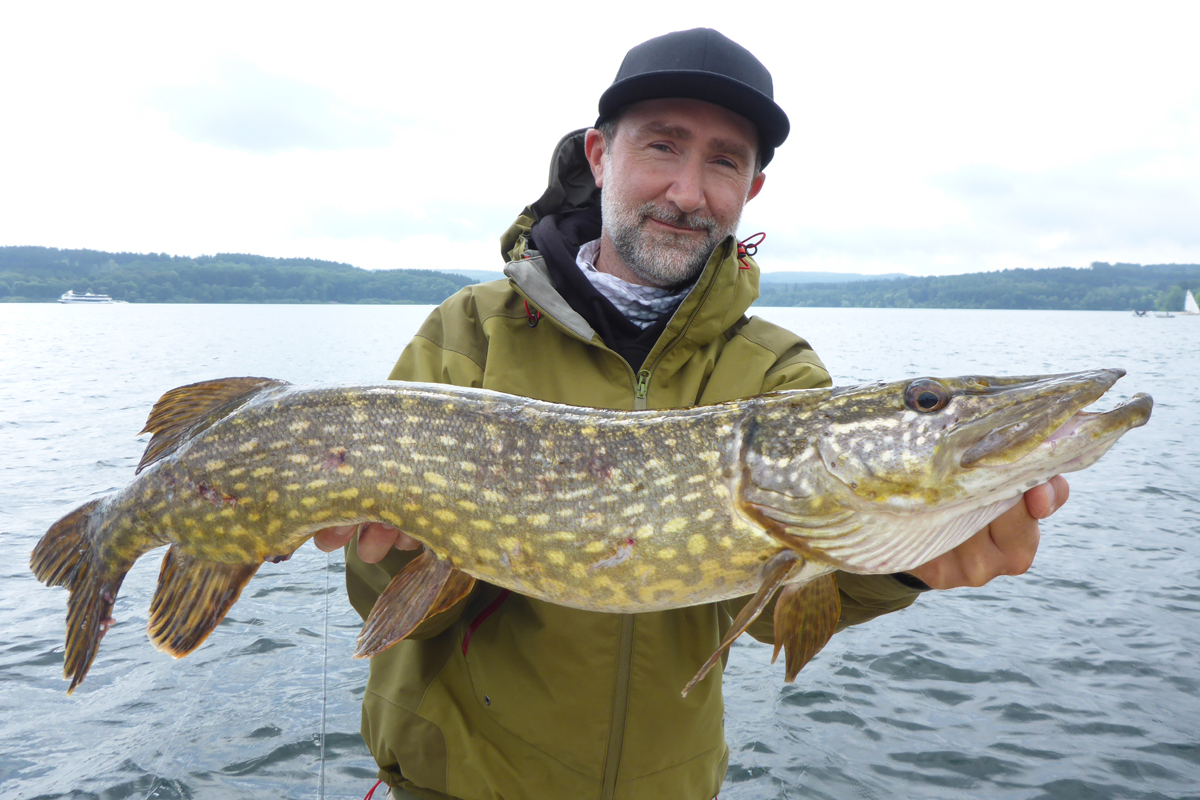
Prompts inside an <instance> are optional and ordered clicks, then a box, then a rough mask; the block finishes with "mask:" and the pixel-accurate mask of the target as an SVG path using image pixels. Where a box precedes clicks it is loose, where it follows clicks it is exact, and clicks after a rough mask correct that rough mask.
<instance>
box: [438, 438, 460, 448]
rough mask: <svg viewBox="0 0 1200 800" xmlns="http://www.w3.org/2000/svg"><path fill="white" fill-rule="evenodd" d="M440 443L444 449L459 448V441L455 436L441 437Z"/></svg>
mask: <svg viewBox="0 0 1200 800" xmlns="http://www.w3.org/2000/svg"><path fill="white" fill-rule="evenodd" d="M438 443H439V444H441V445H442V446H443V447H458V439H455V438H454V437H453V436H439V437H438Z"/></svg>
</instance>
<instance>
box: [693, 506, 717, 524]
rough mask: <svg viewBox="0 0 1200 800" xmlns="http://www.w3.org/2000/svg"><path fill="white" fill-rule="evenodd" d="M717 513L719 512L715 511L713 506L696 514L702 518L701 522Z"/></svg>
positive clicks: (697, 517) (699, 518)
mask: <svg viewBox="0 0 1200 800" xmlns="http://www.w3.org/2000/svg"><path fill="white" fill-rule="evenodd" d="M716 513H717V512H715V511H713V510H712V509H711V508H706V509H704V510H703V511H701V512H700V513H699V514H697V515H696V519H698V520H700V521H701V522H708V521H709V520H710V519H712V518H713V517H714V516H716Z"/></svg>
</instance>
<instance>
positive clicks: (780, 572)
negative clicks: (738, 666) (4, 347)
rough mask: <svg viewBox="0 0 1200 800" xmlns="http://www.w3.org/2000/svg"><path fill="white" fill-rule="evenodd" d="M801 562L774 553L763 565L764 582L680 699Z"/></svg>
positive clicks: (786, 553) (787, 554)
mask: <svg viewBox="0 0 1200 800" xmlns="http://www.w3.org/2000/svg"><path fill="white" fill-rule="evenodd" d="M802 563H803V560H802V559H801V558H800V556H798V555H796V554H795V553H794V552H792V551H791V550H783V551H780V552H779V553H776V554H775V556H774V557H773V558H771V560H770V561H768V562H767V563H766V564H764V565H763V582H762V586H760V587H759V588H758V591H757V592H756V593H755V594H754V597H752V598H750V602H748V603H746V605H744V606H742V611H741V613H740V614H738V615H737V618H736V619H734V621H733V625H732V626H731V627H730V628H729V630H727V631H726V632H725V636H724V637H722V639H721V643H720V644H719V645H718V646H717V651H716V652H715V653H713V654H712V655H711V656H709V658H708V661H705V662H704V666H702V667H701V668H700V671H699V672H697V673H696V676H695V677H694V678H692V679H691V680H690V681H688V685H687V686H685V687H683V696H684V697H687V694H688V692H690V691H691V690H692V687H693V686H695V685H696V684H697V683H699V682H700V681H702V680H704V676H705V675H707V674H708V671H709V670H710V669H712V668H713V666H714V665H715V664H716V663H717V661H719V660H720V659H721V654H722V653H724V652H725V651H726V650H728V649H729V646H730V645H732V644H733V640H734V639H736V638H737V637H739V636H741V635H742V633H743V632H745V630H746V628H749V627H750V623H751V622H754V620H755V619H756V618H757V617H758V615H759V614H761V613H762V610H763V609H764V608H766V607H767V603H768V602H769V601H770V599H771V595H773V594H774V593H775V590H776V589H778V588H779V584H781V583H783V582H784V580H785V579H786V578H787V576H788V575H790V574H791V573H792V570H793V569H795V568H796V566H797V565H799V564H802Z"/></svg>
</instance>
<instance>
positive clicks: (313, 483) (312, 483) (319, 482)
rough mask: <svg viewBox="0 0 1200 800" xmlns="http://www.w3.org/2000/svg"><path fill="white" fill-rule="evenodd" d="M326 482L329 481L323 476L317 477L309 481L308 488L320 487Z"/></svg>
mask: <svg viewBox="0 0 1200 800" xmlns="http://www.w3.org/2000/svg"><path fill="white" fill-rule="evenodd" d="M327 483H329V481H327V480H325V479H324V478H318V479H317V480H315V481H309V482H308V488H309V489H320V488H321V487H322V486H324V485H325V484H327Z"/></svg>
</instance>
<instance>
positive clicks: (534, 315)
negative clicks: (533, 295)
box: [522, 300, 542, 328]
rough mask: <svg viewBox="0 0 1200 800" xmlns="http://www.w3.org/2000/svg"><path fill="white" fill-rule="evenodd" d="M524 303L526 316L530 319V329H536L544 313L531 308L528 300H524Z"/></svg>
mask: <svg viewBox="0 0 1200 800" xmlns="http://www.w3.org/2000/svg"><path fill="white" fill-rule="evenodd" d="M522 302H524V303H525V316H526V317H528V318H529V327H531V328H536V327H537V324H538V320H539V319H541V318H542V312H540V311H538V310H537V309H536V308H530V307H529V301H528V300H524V301H522Z"/></svg>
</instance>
